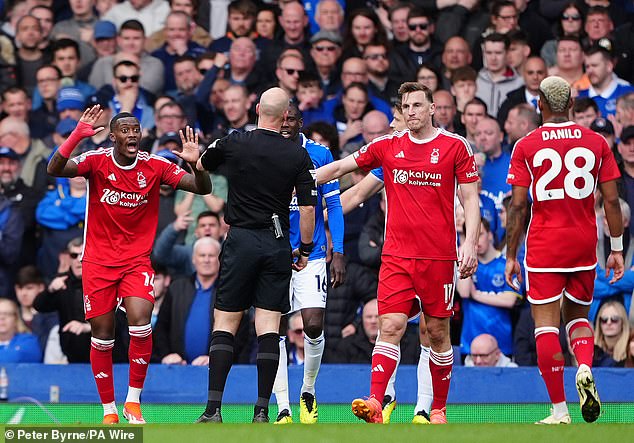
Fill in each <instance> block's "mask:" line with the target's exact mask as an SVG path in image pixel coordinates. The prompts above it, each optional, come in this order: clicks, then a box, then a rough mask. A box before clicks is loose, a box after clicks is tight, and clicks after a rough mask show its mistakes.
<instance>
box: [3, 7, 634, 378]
mask: <svg viewBox="0 0 634 443" xmlns="http://www.w3.org/2000/svg"><path fill="white" fill-rule="evenodd" d="M0 11H1V14H2V15H1V17H2V19H3V21H2V24H1V26H0V98H1V102H0V106H1V108H0V111H1V115H0V297H2V298H1V299H0V362H9V361H11V362H38V361H44V362H47V363H74V362H88V359H89V356H88V351H89V341H90V326H89V325H88V323H87V322H86V321H85V320H84V312H83V293H82V286H81V278H82V272H81V269H82V268H81V261H80V258H81V251H82V247H83V240H82V233H83V228H84V224H85V220H86V214H85V207H86V182H85V179H83V178H81V177H79V178H75V179H71V180H68V179H53V178H52V177H49V176H48V175H47V174H46V164H47V161H48V159H49V157H50V155H51V153H52V152H53V151H54V150H55V149H56V147H57V146H59V145H60V144H61V143H63V142H64V140H65V139H66V138H67V137H68V135H69V134H70V132H71V131H72V130H73V128H74V127H75V125H76V124H77V120H78V119H79V117H80V116H81V114H82V112H83V111H84V109H86V108H87V107H88V106H91V105H94V104H99V105H101V107H102V108H103V109H104V110H105V112H104V113H103V116H102V122H99V125H103V126H106V127H107V126H108V125H107V123H108V121H109V119H110V118H111V117H112V116H113V115H115V114H117V113H119V112H122V111H128V112H132V113H133V114H134V115H135V116H136V117H137V118H138V119H139V121H140V122H141V125H142V128H143V139H142V140H141V148H142V149H143V150H145V151H148V152H151V153H153V154H156V155H160V156H163V157H165V158H167V159H169V160H171V161H174V162H178V161H179V160H178V158H177V157H176V156H175V155H174V154H173V153H172V152H171V151H172V150H173V149H178V147H179V145H180V143H181V140H180V137H179V136H178V130H179V129H182V128H184V127H185V125H191V126H193V127H195V128H196V131H197V132H198V133H199V134H200V137H201V140H202V142H201V145H202V146H206V144H208V143H210V142H212V141H213V140H215V139H217V138H219V137H223V136H225V135H227V134H230V133H232V132H235V131H239V132H242V131H249V130H251V129H253V128H255V114H254V107H255V103H256V101H257V98H258V97H259V95H260V93H261V92H262V91H264V90H265V89H267V88H269V87H272V86H279V87H280V88H282V89H284V90H285V91H286V92H287V93H288V94H289V95H290V96H291V97H293V99H294V100H296V102H297V103H298V105H299V109H300V110H301V111H302V112H303V116H304V130H303V132H304V133H305V134H306V135H307V136H308V137H310V138H312V139H313V140H315V141H317V142H319V143H322V144H324V145H326V146H327V147H329V148H330V150H331V151H332V154H333V157H334V158H335V159H337V158H341V157H343V156H346V155H349V154H350V153H352V152H354V151H355V150H356V149H358V148H359V147H361V146H362V145H363V144H365V143H368V142H370V141H371V140H373V139H374V138H376V137H378V136H382V135H385V134H388V133H389V132H390V131H391V130H390V126H389V125H390V121H391V120H392V119H393V117H394V110H393V108H392V106H393V105H394V103H395V101H396V98H397V91H398V87H399V85H400V84H401V83H402V82H404V81H418V82H421V83H423V84H425V85H427V86H428V87H429V88H431V90H432V92H433V97H434V101H435V103H436V112H435V116H434V119H435V124H436V125H437V126H439V127H442V128H444V129H446V130H449V131H452V132H455V133H457V134H460V135H461V136H463V137H465V139H466V140H467V141H468V142H469V143H470V145H471V146H472V148H473V150H474V152H476V155H477V160H478V165H479V167H480V172H481V177H482V181H481V208H482V211H481V212H482V232H481V236H480V239H479V242H478V255H479V260H480V266H479V269H478V273H477V274H476V275H475V276H474V277H473V278H470V279H466V280H463V281H461V282H460V283H459V285H458V287H457V291H456V296H455V315H454V317H453V319H452V342H453V344H454V345H455V346H457V347H459V348H460V351H461V354H462V357H463V360H464V361H465V364H467V365H469V366H471V365H473V366H514V365H520V366H525V365H535V364H536V352H535V340H534V337H533V329H534V325H533V323H532V318H531V316H530V312H529V308H528V306H527V302H526V301H525V297H524V294H523V290H521V291H519V292H515V291H514V290H512V288H510V287H509V286H507V285H506V284H505V282H504V276H503V271H504V260H505V259H504V255H503V254H504V249H505V224H506V209H507V208H508V204H509V197H508V194H509V192H510V186H509V185H508V184H506V171H507V169H508V165H509V160H510V153H511V150H512V146H513V144H514V143H515V142H516V141H517V140H518V139H519V138H521V137H523V136H524V135H526V134H527V133H528V132H530V131H531V130H533V129H535V128H536V127H537V126H539V124H540V115H539V109H538V107H537V98H538V88H539V84H540V82H541V80H543V79H544V78H545V77H546V76H547V75H551V74H556V75H559V76H561V77H563V78H564V79H566V80H567V81H569V82H570V84H571V85H572V87H573V92H574V95H575V97H576V99H575V104H574V108H573V111H572V114H571V119H572V120H574V121H575V122H576V123H578V124H580V125H582V126H585V127H589V128H591V129H593V130H595V131H597V132H599V133H601V134H603V135H604V136H605V137H606V139H607V140H608V141H609V143H610V144H611V145H612V147H613V149H614V153H615V155H616V156H617V158H618V161H619V165H620V166H621V171H622V174H623V178H622V179H621V183H620V195H621V197H622V201H621V205H622V212H623V217H624V221H625V224H626V226H629V229H626V233H625V241H624V243H625V251H624V253H625V257H626V267H627V269H629V270H628V271H627V272H626V275H625V277H624V278H623V279H622V280H621V281H619V282H618V283H617V284H614V285H610V284H609V283H608V279H606V278H605V276H604V275H603V274H604V272H603V269H604V268H603V267H604V265H605V260H606V257H607V254H608V252H609V249H610V248H609V243H608V242H609V232H608V228H607V224H606V223H605V222H604V216H603V214H602V211H601V209H600V206H599V205H597V221H598V238H599V245H598V248H597V255H598V261H599V265H598V268H597V279H596V288H595V302H594V303H593V305H592V307H591V312H590V317H591V320H592V321H593V323H594V326H595V344H596V348H597V349H596V358H595V360H596V364H597V365H603V366H628V367H632V366H634V355H633V354H634V333H630V331H631V330H634V328H631V327H630V325H631V322H634V309H633V308H632V307H631V298H632V292H633V291H634V267H633V266H632V265H633V264H634V263H633V258H634V236H632V235H631V234H632V232H634V225H632V224H630V220H631V210H630V208H631V207H632V206H633V205H634V87H632V85H631V84H630V82H631V81H632V80H633V79H634V57H632V55H633V49H634V4H633V3H632V2H630V1H625V0H613V1H608V0H576V1H571V0H563V1H562V0H512V1H505V0H414V1H405V2H398V1H396V0H365V1H362V0H304V1H297V0H233V1H231V2H228V1H227V0H169V1H168V0H125V1H122V2H120V3H117V2H115V1H114V0H99V1H96V0H69V1H68V2H66V1H63V0H4V1H0ZM111 146H112V142H111V141H110V139H109V138H108V134H107V131H102V132H100V133H98V134H96V135H95V136H93V137H92V138H91V139H88V140H85V141H84V142H83V143H82V144H81V145H80V146H79V147H78V149H77V151H76V152H75V154H81V153H84V152H86V151H89V150H93V149H97V148H99V147H105V148H108V147H111ZM281 161H283V159H281ZM185 167H186V166H185ZM224 172H225V171H222V170H219V171H217V173H216V174H214V175H212V176H211V180H212V183H213V191H212V194H209V195H205V196H195V195H193V194H189V193H187V192H182V191H177V192H174V191H173V190H172V189H171V188H169V187H165V188H164V189H161V200H160V217H159V224H158V227H157V230H156V233H157V239H156V243H155V248H154V253H153V264H154V269H155V277H154V295H155V298H156V305H155V309H154V313H153V320H152V324H153V327H154V332H155V335H154V337H155V338H154V341H155V346H154V354H153V359H154V360H155V361H156V362H161V363H164V364H193V365H206V364H207V363H208V357H207V349H208V346H209V336H208V335H207V334H206V333H207V332H208V331H209V330H210V325H211V324H212V322H213V309H210V307H211V306H212V305H213V300H214V292H215V286H216V279H217V276H218V266H219V264H218V263H219V262H218V256H219V254H220V253H221V247H222V246H221V244H222V241H223V238H224V236H225V235H226V233H227V230H228V228H229V227H228V226H227V225H226V223H225V222H224V219H223V216H222V212H223V209H224V206H225V203H226V199H227V181H226V179H225V177H224ZM362 179H363V174H362V173H360V172H357V173H353V174H350V175H349V176H347V177H345V178H344V179H342V181H341V184H342V188H344V189H345V188H347V187H350V186H351V185H353V184H355V183H358V182H359V181H360V180H362ZM384 211H385V205H384V201H383V198H382V197H381V196H380V195H377V196H374V197H373V198H371V199H369V200H368V201H367V202H365V203H363V204H362V205H360V206H359V207H357V208H356V209H354V210H352V211H351V212H350V213H349V214H347V215H346V217H345V222H346V231H345V256H346V261H347V268H348V272H347V281H346V283H345V284H344V285H343V286H341V287H339V288H337V289H329V290H328V305H327V311H326V325H325V334H326V352H325V356H324V361H325V362H336V363H368V362H369V361H370V359H371V354H372V348H373V346H374V342H375V341H376V337H377V331H378V314H377V305H376V288H377V278H378V269H379V266H380V254H381V247H382V243H383V233H384V229H385V227H384V220H385V217H384ZM463 221H464V215H463V213H462V208H461V207H460V205H459V204H458V203H457V204H456V227H457V230H458V232H459V237H461V236H462V225H463ZM148 228H149V229H154V227H148ZM458 241H460V238H459V239H458ZM553 247H556V245H553ZM117 317H118V318H117V325H118V326H117V341H116V343H117V344H116V349H115V353H114V360H115V362H123V361H126V359H127V352H126V347H127V343H128V338H127V335H128V334H127V327H126V321H125V313H123V312H120V311H119V312H118V313H117ZM302 335H303V327H302V323H301V317H300V316H293V317H291V319H290V321H289V330H288V337H289V343H290V344H291V346H290V347H289V348H290V351H289V352H290V358H289V362H290V363H291V364H301V363H302V361H303V340H302V339H301V337H302ZM561 337H562V344H563V345H564V346H563V348H564V349H568V344H567V343H566V338H565V334H563V333H562V335H561ZM253 339H254V328H253V324H252V323H251V322H250V321H249V319H248V317H246V320H245V321H244V322H243V324H242V325H241V328H240V332H239V334H238V336H237V338H236V343H237V349H238V352H236V353H235V360H236V362H240V363H253V362H254V359H255V356H254V351H253V350H254V346H253ZM418 349H419V346H418V326H417V324H416V323H415V322H413V323H411V324H410V325H409V326H408V331H407V333H406V335H405V338H404V340H403V343H402V356H403V357H402V362H403V363H404V364H407V363H414V362H415V361H416V360H417V358H418V355H417V352H418ZM566 359H567V362H568V363H570V364H574V362H573V361H572V353H570V352H568V353H566Z"/></svg>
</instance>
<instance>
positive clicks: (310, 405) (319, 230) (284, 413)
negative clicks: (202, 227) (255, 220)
mask: <svg viewBox="0 0 634 443" xmlns="http://www.w3.org/2000/svg"><path fill="white" fill-rule="evenodd" d="M302 125H303V119H302V115H301V112H300V110H299V109H298V108H297V105H296V104H295V103H294V102H290V103H289V105H288V113H287V115H286V117H285V118H284V121H283V123H282V127H281V131H280V133H281V134H282V136H283V137H284V138H288V139H291V140H293V141H296V142H297V143H298V144H300V145H301V146H302V148H304V149H306V150H307V151H308V154H309V155H310V159H311V161H312V162H313V165H315V168H318V167H319V166H322V165H325V164H328V163H330V162H332V161H333V159H332V154H331V153H330V150H329V149H328V148H327V147H326V146H323V145H320V144H319V143H316V142H314V141H312V140H310V139H307V138H306V137H305V136H304V134H302V133H301V132H300V130H301V129H302ZM324 199H325V201H326V208H327V210H328V226H329V228H330V234H331V237H332V245H333V255H332V263H331V264H330V275H331V284H332V287H333V288H336V287H337V286H339V285H341V284H342V283H343V280H344V277H345V271H346V264H345V261H344V258H343V233H344V225H343V213H342V211H341V202H340V201H339V182H338V181H337V180H334V181H332V182H330V183H326V184H324V185H320V186H318V187H317V207H316V209H315V233H314V235H313V243H314V245H315V246H314V247H313V251H312V252H311V254H310V256H309V257H308V265H306V269H304V270H303V271H302V272H297V271H293V277H292V278H291V287H290V303H291V311H290V312H295V311H300V312H301V313H302V320H303V324H304V379H303V383H302V388H301V390H300V398H299V420H300V422H301V423H306V424H312V423H316V422H317V419H318V413H317V400H316V399H315V380H316V379H317V373H318V372H319V367H320V365H321V358H322V355H323V353H324V346H325V340H324V313H325V311H326V295H327V289H328V282H327V275H326V252H327V248H328V240H327V238H326V227H325V222H324V211H323V207H322V200H324ZM290 223H291V224H290V234H289V236H290V239H291V246H292V248H293V250H295V249H298V248H299V246H300V243H301V238H300V237H301V235H300V234H301V233H300V216H299V206H298V205H297V197H296V196H293V200H292V201H291V205H290ZM285 343H286V338H285V337H284V336H280V364H279V366H278V368H277V375H276V377H275V384H274V385H273V392H274V393H275V398H276V399H277V404H278V410H279V411H280V413H279V415H278V417H277V419H276V421H275V423H276V424H287V423H292V418H291V408H290V405H289V400H288V367H287V355H286V344H285Z"/></svg>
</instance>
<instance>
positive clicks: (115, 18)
mask: <svg viewBox="0 0 634 443" xmlns="http://www.w3.org/2000/svg"><path fill="white" fill-rule="evenodd" d="M169 12H170V7H169V3H168V2H166V1H165V0H125V1H124V2H121V3H118V4H116V5H114V6H113V7H112V8H110V10H109V11H108V12H106V13H105V14H104V15H103V17H101V18H102V19H103V20H108V21H111V22H112V23H114V24H115V25H116V26H117V27H120V26H121V25H122V24H123V23H124V22H125V21H126V20H130V19H133V20H138V21H139V22H141V23H142V24H143V28H144V29H145V32H146V33H147V34H146V35H152V34H154V33H155V32H156V31H158V30H160V29H162V28H163V26H164V25H165V19H166V18H167V14H169Z"/></svg>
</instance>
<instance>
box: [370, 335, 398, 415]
mask: <svg viewBox="0 0 634 443" xmlns="http://www.w3.org/2000/svg"><path fill="white" fill-rule="evenodd" d="M400 359H401V348H400V347H399V346H398V345H393V344H392V343H387V342H384V341H377V342H376V344H375V345H374V350H373V351H372V372H371V374H370V375H371V382H370V396H372V397H374V398H376V399H377V400H378V401H379V403H381V402H382V401H383V397H384V396H385V389H386V388H387V383H388V381H389V380H390V377H392V374H393V373H394V371H395V370H396V364H397V363H398V361H399V360H400Z"/></svg>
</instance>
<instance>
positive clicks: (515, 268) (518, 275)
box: [504, 257, 522, 291]
mask: <svg viewBox="0 0 634 443" xmlns="http://www.w3.org/2000/svg"><path fill="white" fill-rule="evenodd" d="M504 278H505V279H506V283H508V285H509V286H510V287H511V288H513V289H515V290H516V291H519V290H520V286H519V284H518V283H520V282H521V281H522V271H521V269H520V264H519V262H518V261H517V259H516V258H508V257H507V258H506V267H505V268H504Z"/></svg>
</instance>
